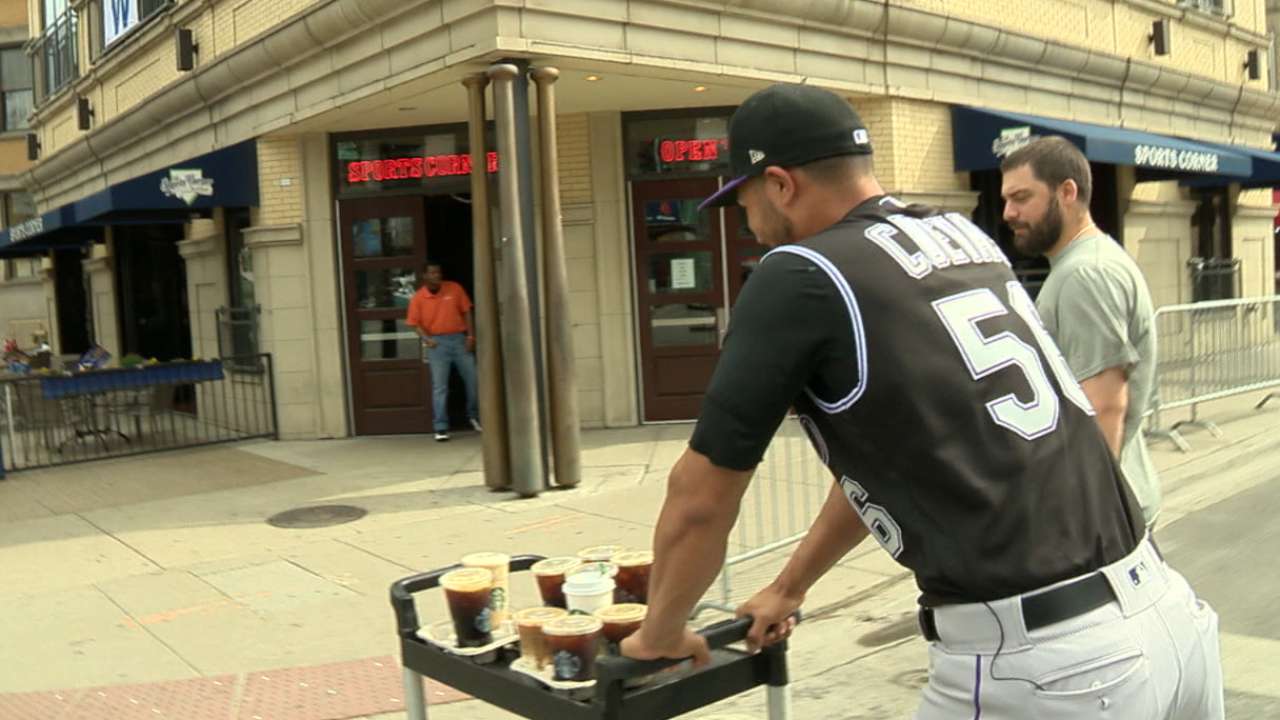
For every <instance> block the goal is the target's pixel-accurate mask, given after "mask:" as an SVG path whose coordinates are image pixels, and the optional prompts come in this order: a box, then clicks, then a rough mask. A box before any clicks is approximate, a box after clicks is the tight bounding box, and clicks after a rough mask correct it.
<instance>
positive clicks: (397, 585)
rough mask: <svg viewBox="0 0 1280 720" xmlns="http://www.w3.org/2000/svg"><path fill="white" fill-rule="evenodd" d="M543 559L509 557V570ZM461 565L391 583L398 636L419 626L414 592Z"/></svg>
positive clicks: (410, 633)
mask: <svg viewBox="0 0 1280 720" xmlns="http://www.w3.org/2000/svg"><path fill="white" fill-rule="evenodd" d="M543 559H545V558H544V557H543V556H542V555H516V556H513V557H512V558H511V564H510V565H509V566H508V567H509V568H511V570H510V571H511V572H520V571H522V570H528V569H529V568H531V567H533V564H534V563H536V562H538V561H539V560H543ZM461 567H462V564H461V563H454V564H452V565H450V566H448V567H442V568H439V569H437V570H431V571H429V572H424V573H418V574H417V575H410V576H409V577H407V578H401V579H399V580H397V581H395V582H393V583H391V607H392V609H394V610H395V612H396V630H397V631H398V632H399V633H400V637H403V638H410V639H411V638H413V637H415V635H416V633H417V632H418V628H419V627H420V626H419V624H418V609H417V607H416V606H415V605H414V604H413V595H414V593H420V592H422V591H423V590H430V589H432V588H435V587H439V586H440V578H441V577H444V575H445V574H446V573H448V572H451V571H453V570H457V569H458V568H461Z"/></svg>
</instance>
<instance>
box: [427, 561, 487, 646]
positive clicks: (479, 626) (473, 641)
mask: <svg viewBox="0 0 1280 720" xmlns="http://www.w3.org/2000/svg"><path fill="white" fill-rule="evenodd" d="M440 587H442V588H444V596H445V600H446V601H447V602H448V604H449V615H450V616H451V617H452V618H453V631H454V633H455V634H456V635H457V642H458V647H480V646H483V645H488V644H489V643H491V642H493V620H492V615H493V610H492V609H491V608H490V607H489V602H490V600H491V596H492V593H493V573H491V572H489V571H488V570H485V569H484V568H463V569H461V570H454V571H452V572H449V573H445V575H444V577H441V578H440Z"/></svg>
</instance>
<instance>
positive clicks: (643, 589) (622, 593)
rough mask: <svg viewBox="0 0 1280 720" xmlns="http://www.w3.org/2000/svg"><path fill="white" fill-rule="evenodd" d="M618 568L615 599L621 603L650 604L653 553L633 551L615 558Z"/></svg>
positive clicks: (619, 554) (614, 561) (614, 562)
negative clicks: (650, 576) (650, 574)
mask: <svg viewBox="0 0 1280 720" xmlns="http://www.w3.org/2000/svg"><path fill="white" fill-rule="evenodd" d="M612 562H613V564H614V565H617V566H618V577H617V578H616V579H615V581H616V582H617V583H618V589H617V590H616V591H614V599H615V600H616V601H617V602H619V603H641V604H643V603H647V602H649V570H650V569H652V568H653V553H652V552H650V551H649V550H632V551H630V552H621V553H618V554H617V555H614V556H613V561H612Z"/></svg>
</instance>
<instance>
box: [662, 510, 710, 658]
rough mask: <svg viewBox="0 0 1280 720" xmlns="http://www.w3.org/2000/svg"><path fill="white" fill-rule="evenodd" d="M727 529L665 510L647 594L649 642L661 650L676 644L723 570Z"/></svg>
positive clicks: (678, 512)
mask: <svg viewBox="0 0 1280 720" xmlns="http://www.w3.org/2000/svg"><path fill="white" fill-rule="evenodd" d="M728 537H729V528H726V527H724V526H723V525H717V524H716V523H712V522H703V521H698V520H693V519H692V518H690V517H689V516H688V515H687V514H686V513H683V512H681V511H680V510H674V509H672V508H670V507H669V506H668V507H664V508H663V511H662V515H661V517H660V519H659V521H658V527H657V529H656V530H655V531H654V538H653V546H654V547H653V549H654V556H655V557H656V558H663V559H664V560H666V562H661V563H655V567H654V570H655V573H654V577H653V578H652V582H651V584H652V587H651V588H650V592H649V611H648V622H647V623H646V626H645V629H646V631H647V632H648V633H649V634H648V635H647V637H646V642H648V643H651V644H652V645H654V646H658V647H661V646H662V645H663V642H664V641H669V640H674V639H678V638H679V637H680V632H681V631H682V630H683V629H684V626H685V621H686V619H687V618H688V617H689V614H690V613H691V612H693V608H694V606H696V605H697V604H698V601H699V600H701V599H702V595H703V594H704V593H705V592H706V591H707V588H708V587H710V586H711V583H712V582H714V581H715V579H716V575H718V574H719V573H720V568H721V566H722V565H723V564H724V556H725V548H726V546H727V542H728Z"/></svg>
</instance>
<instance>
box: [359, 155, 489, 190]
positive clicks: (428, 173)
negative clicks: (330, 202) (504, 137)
mask: <svg viewBox="0 0 1280 720" xmlns="http://www.w3.org/2000/svg"><path fill="white" fill-rule="evenodd" d="M486 165H487V167H486V169H487V170H488V171H489V172H491V173H495V172H498V153H496V152H491V153H489V154H488V155H486ZM470 174H471V156H470V155H469V154H466V153H460V154H454V155H429V156H427V157H406V158H388V159H385V160H354V161H352V162H349V163H347V182H349V183H365V182H371V181H372V182H383V181H384V180H417V179H421V178H424V177H428V178H433V177H452V176H455V175H470Z"/></svg>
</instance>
